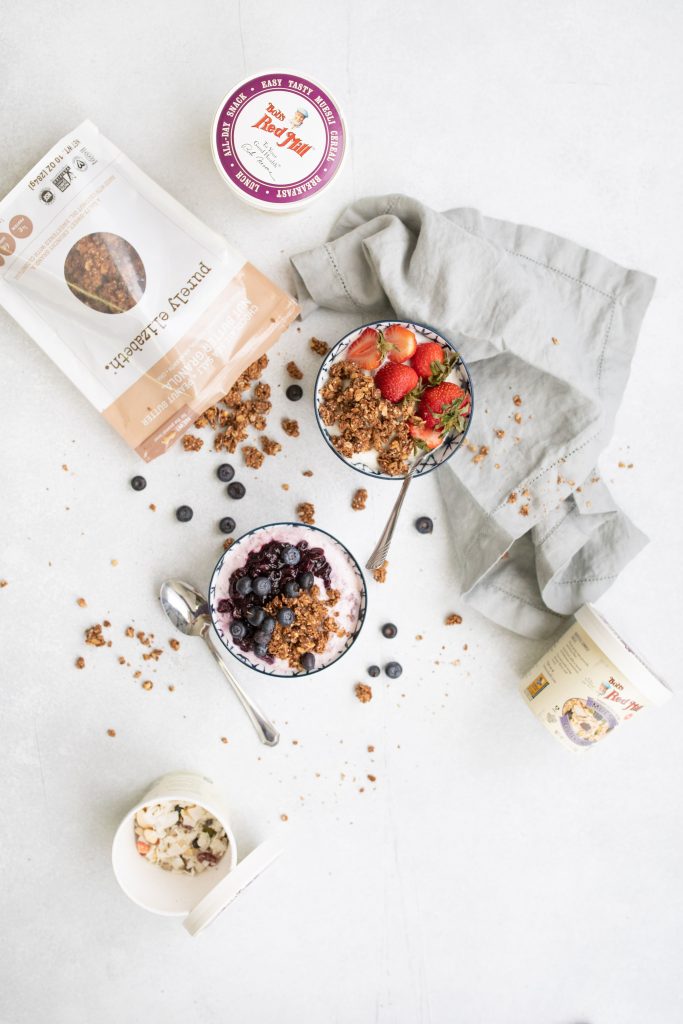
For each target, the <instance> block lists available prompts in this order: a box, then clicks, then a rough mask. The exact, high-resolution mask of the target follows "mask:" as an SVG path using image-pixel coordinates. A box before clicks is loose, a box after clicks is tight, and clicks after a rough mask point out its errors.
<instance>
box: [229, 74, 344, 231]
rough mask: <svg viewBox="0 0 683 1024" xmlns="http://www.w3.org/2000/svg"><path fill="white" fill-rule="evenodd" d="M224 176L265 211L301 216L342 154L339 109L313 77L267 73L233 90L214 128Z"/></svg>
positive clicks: (242, 196) (331, 177) (324, 185)
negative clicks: (293, 212)
mask: <svg viewBox="0 0 683 1024" xmlns="http://www.w3.org/2000/svg"><path fill="white" fill-rule="evenodd" d="M211 151H212V153H213V158H214V160H215V162H216V167H217V168H218V170H219V172H220V174H221V177H222V178H223V180H224V181H225V182H226V184H227V185H229V186H230V188H231V189H232V190H233V192H235V193H236V194H237V195H238V196H239V197H240V199H243V200H244V201H245V202H246V203H249V204H251V205H252V206H256V207H258V208H259V209H261V210H267V211H268V212H270V213H288V212H291V211H292V210H299V209H301V208H302V207H303V206H307V205H308V204H309V203H310V202H312V200H314V199H316V198H317V197H318V196H319V195H320V194H321V193H322V192H323V191H324V190H325V189H326V188H327V187H328V186H329V185H330V184H331V183H332V181H333V180H334V179H335V178H336V176H337V174H338V172H339V170H340V168H341V165H342V163H343V160H344V153H345V151H346V128H345V125H344V119H343V117H342V114H341V111H340V109H339V104H338V103H337V101H336V100H335V99H333V97H332V96H331V95H330V93H329V92H328V91H327V90H326V89H324V88H323V87H322V86H320V85H319V84H318V83H317V82H314V81H313V80H312V79H311V78H308V77H305V76H303V75H298V74H296V73H294V72H291V71H278V70H275V71H266V72H264V73H263V74H260V75H253V76H252V77H251V78H246V79H245V80H244V81H243V82H240V83H239V84H238V85H235V86H234V87H233V88H232V89H231V90H230V92H229V93H228V94H227V95H226V96H225V97H224V98H223V100H222V101H221V104H220V106H219V108H218V111H217V112H216V117H215V118H214V122H213V127H212V129H211Z"/></svg>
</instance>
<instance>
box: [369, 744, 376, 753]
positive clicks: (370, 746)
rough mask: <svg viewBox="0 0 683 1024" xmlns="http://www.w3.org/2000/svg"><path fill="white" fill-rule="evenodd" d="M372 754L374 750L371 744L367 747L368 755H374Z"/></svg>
mask: <svg viewBox="0 0 683 1024" xmlns="http://www.w3.org/2000/svg"><path fill="white" fill-rule="evenodd" d="M374 753H375V748H374V747H373V745H372V743H370V744H369V746H368V754H374Z"/></svg>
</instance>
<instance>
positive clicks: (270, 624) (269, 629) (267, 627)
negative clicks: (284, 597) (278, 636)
mask: <svg viewBox="0 0 683 1024" xmlns="http://www.w3.org/2000/svg"><path fill="white" fill-rule="evenodd" d="M261 629H262V630H263V632H264V633H267V635H268V636H269V637H270V636H272V635H273V630H274V629H275V619H274V618H273V616H272V615H267V616H266V617H265V619H264V620H263V622H262V623H261Z"/></svg>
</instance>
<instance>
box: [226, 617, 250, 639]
mask: <svg viewBox="0 0 683 1024" xmlns="http://www.w3.org/2000/svg"><path fill="white" fill-rule="evenodd" d="M246 632H247V627H246V626H245V625H244V623H243V622H240V620H239V619H235V621H234V622H232V623H231V624H230V634H231V636H233V637H234V638H235V640H241V639H242V637H244V636H246Z"/></svg>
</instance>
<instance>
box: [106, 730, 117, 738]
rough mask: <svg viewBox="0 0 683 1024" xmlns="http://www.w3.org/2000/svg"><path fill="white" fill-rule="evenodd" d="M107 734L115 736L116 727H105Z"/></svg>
mask: <svg viewBox="0 0 683 1024" xmlns="http://www.w3.org/2000/svg"><path fill="white" fill-rule="evenodd" d="M107 736H112V737H113V736H116V729H107Z"/></svg>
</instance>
